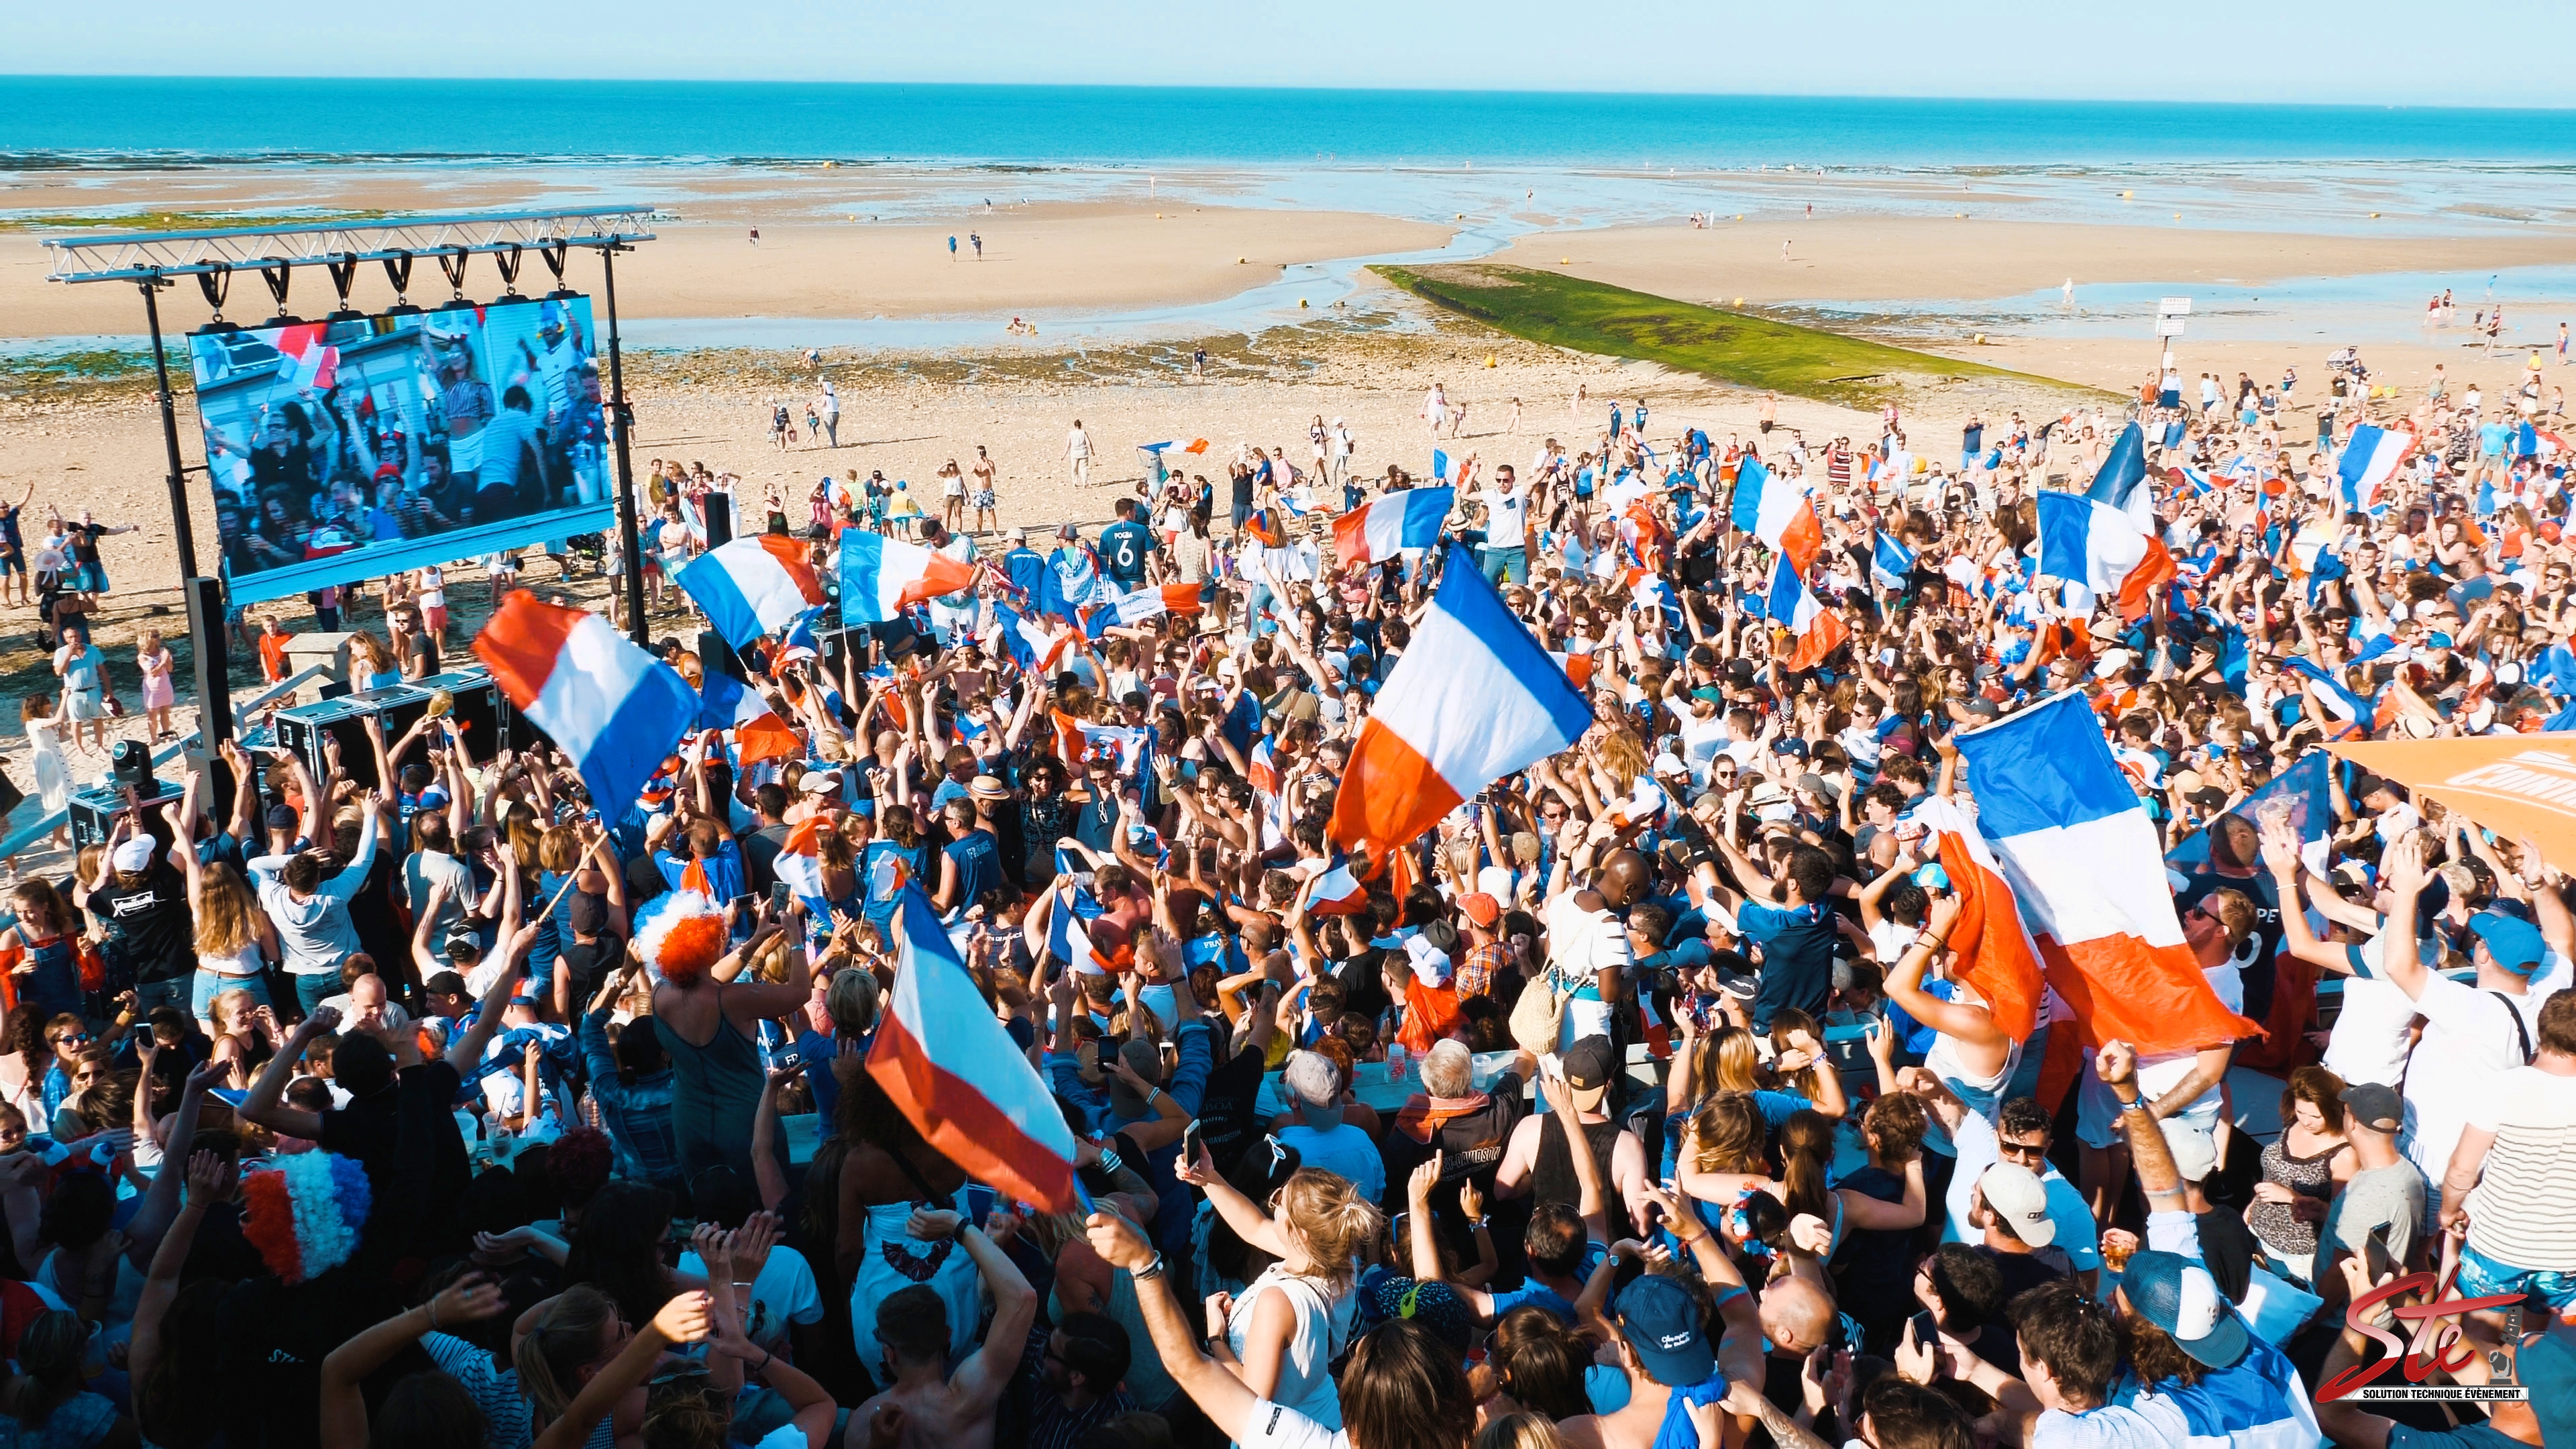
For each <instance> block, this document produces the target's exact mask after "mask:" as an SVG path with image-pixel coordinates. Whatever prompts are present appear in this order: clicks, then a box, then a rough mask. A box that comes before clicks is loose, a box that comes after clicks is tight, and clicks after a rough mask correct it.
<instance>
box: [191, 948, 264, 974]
mask: <svg viewBox="0 0 2576 1449" xmlns="http://www.w3.org/2000/svg"><path fill="white" fill-rule="evenodd" d="M197 965H198V966H199V968H201V969H203V970H206V971H211V972H213V973H214V974H215V975H217V976H257V975H258V974H259V972H260V954H259V942H258V941H256V940H252V941H245V942H243V943H242V948H241V949H240V950H238V951H235V952H233V953H232V954H231V955H229V956H209V955H207V954H206V953H205V952H203V951H200V952H198V953H197Z"/></svg>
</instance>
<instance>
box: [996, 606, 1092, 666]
mask: <svg viewBox="0 0 2576 1449" xmlns="http://www.w3.org/2000/svg"><path fill="white" fill-rule="evenodd" d="M985 637H986V639H987V640H988V641H990V640H992V639H999V640H1000V641H1001V642H1002V646H1003V648H1005V649H1007V650H1009V651H1010V655H1011V662H1012V663H1013V664H1016V665H1018V666H1019V667H1020V668H1022V669H1032V670H1036V671H1037V672H1038V673H1040V674H1044V673H1048V672H1050V671H1052V670H1053V669H1054V668H1055V666H1056V662H1057V661H1058V660H1060V659H1062V658H1064V651H1065V649H1066V647H1067V646H1069V645H1070V644H1072V642H1073V634H1072V632H1071V631H1069V630H1062V629H1056V630H1050V629H1046V628H1043V627H1041V626H1040V625H1039V624H1038V622H1037V620H1035V619H1032V618H1030V617H1029V616H1028V615H1026V614H1023V613H1021V612H1020V611H1019V610H1017V609H1014V608H1012V607H1011V606H1010V605H1008V604H1003V603H996V604H994V605H993V625H992V628H991V629H990V630H988V631H987V632H986V636H985Z"/></svg>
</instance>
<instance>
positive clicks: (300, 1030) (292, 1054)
mask: <svg viewBox="0 0 2576 1449" xmlns="http://www.w3.org/2000/svg"><path fill="white" fill-rule="evenodd" d="M339 1025H340V1013H339V1011H338V1009H337V1008H334V1007H329V1006H324V1007H319V1008H316V1009H315V1011H314V1012H313V1014H312V1015H310V1016H308V1017H306V1018H304V1020H303V1021H301V1022H299V1023H297V1024H296V1028H295V1032H294V1034H293V1035H292V1036H289V1037H288V1038H287V1039H286V1045H284V1046H282V1047H280V1048H278V1050H277V1055H275V1056H273V1057H270V1058H269V1059H268V1065H267V1067H265V1068H264V1069H262V1070H261V1072H260V1074H259V1080H257V1081H255V1082H252V1083H251V1084H250V1094H249V1095H248V1096H246V1097H244V1098H242V1104H241V1107H240V1108H239V1109H238V1110H239V1112H240V1115H241V1116H242V1118H243V1119H244V1120H246V1121H251V1122H256V1123H258V1124H259V1125H260V1126H262V1127H265V1128H267V1129H268V1130H270V1131H271V1132H275V1133H277V1134H279V1135H280V1136H285V1137H301V1138H303V1139H304V1140H306V1141H308V1142H317V1141H320V1140H321V1137H322V1114H321V1113H319V1112H307V1111H305V1110H304V1109H303V1108H301V1107H290V1106H287V1105H286V1103H285V1101H284V1098H285V1096H286V1084H287V1083H288V1082H290V1081H292V1080H294V1078H295V1064H296V1063H297V1062H300V1061H302V1060H303V1059H304V1049H305V1048H306V1047H309V1046H311V1045H312V1044H313V1039H314V1038H315V1037H317V1036H320V1035H321V1034H322V1033H324V1032H326V1031H332V1030H336V1029H337V1028H338V1027H339ZM191 1079H192V1081H193V1074H191ZM185 1101H186V1099H185V1098H184V1097H183V1098H182V1099H181V1102H182V1104H183V1105H184V1103H185Z"/></svg>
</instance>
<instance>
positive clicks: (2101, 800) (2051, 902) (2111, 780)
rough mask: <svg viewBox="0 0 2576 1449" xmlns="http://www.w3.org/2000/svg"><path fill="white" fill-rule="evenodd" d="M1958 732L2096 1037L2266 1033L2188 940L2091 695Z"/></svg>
mask: <svg viewBox="0 0 2576 1449" xmlns="http://www.w3.org/2000/svg"><path fill="white" fill-rule="evenodd" d="M2047 496H2048V495H2046V494H2042V495H2041V497H2042V498H2045V497H2047ZM1955 738H1956V739H1957V741H1958V744H1959V751H1960V753H1961V754H1962V755H1963V756H1965V757H1966V760H1967V764H1968V770H1969V780H1970V783H1971V784H1972V785H1973V787H1974V788H1975V790H1976V800H1977V829H1978V831H1979V832H1980V833H1981V834H1982V835H1984V837H1985V839H1986V843H1987V846H1988V848H1989V849H1990V850H1991V851H1992V852H1993V858H1994V860H1995V862H1996V864H1998V865H1999V866H2001V868H2002V870H2001V875H2002V877H2003V879H2004V880H2005V881H2006V882H2007V883H2009V884H2010V886H2011V888H2012V895H2013V899H2014V900H2015V901H2016V902H2017V903H2018V904H2019V906H2020V908H2021V915H2022V920H2023V921H2024V923H2025V924H2027V925H2028V927H2029V929H2030V933H2031V936H2032V938H2033V939H2034V940H2035V942H2036V943H2037V945H2038V947H2039V954H2040V960H2041V963H2042V969H2043V970H2044V972H2045V974H2046V976H2047V979H2048V984H2049V985H2051V986H2053V987H2055V988H2056V989H2057V994H2058V996H2059V997H2060V998H2061V999H2063V1000H2064V1001H2065V1002H2066V1004H2067V1005H2068V1006H2070V1007H2072V1008H2073V1009H2074V1012H2075V1018H2076V1021H2077V1022H2078V1023H2079V1024H2080V1025H2081V1027H2082V1028H2083V1037H2084V1040H2085V1041H2086V1042H2087V1043H2091V1044H2099V1043H2101V1042H2105V1041H2112V1040H2119V1041H2125V1042H2128V1043H2130V1044H2131V1045H2133V1046H2135V1047H2136V1048H2137V1049H2138V1053H2139V1055H2141V1056H2153V1055H2158V1054H2166V1053H2172V1052H2183V1051H2192V1050H2196V1049H2198V1048H2200V1047H2204V1046H2209V1045H2212V1044H2214V1043H2217V1042H2225V1041H2234V1040H2236V1039H2237V1038H2239V1037H2246V1036H2252V1035H2255V1034H2256V1032H2257V1030H2258V1028H2256V1026H2255V1025H2254V1023H2252V1022H2250V1021H2247V1020H2245V1019H2244V1018H2243V1017H2240V1016H2238V1015H2236V1014H2235V1013H2234V1012H2231V1011H2229V1010H2228V1009H2227V1008H2226V1007H2225V1006H2223V1005H2221V1004H2220V1003H2219V1000H2218V995H2217V993H2216V992H2214V991H2212V990H2211V989H2210V986H2209V981H2208V978H2206V977H2204V976H2202V975H2201V972H2200V963H2199V962H2198V960H2197V959H2195V958H2194V956H2193V954H2192V950H2191V947H2190V946H2189V945H2188V944H2186V943H2185V942H2184V940H2183V934H2182V921H2181V919H2180V918H2179V917H2177V916H2176V915H2175V914H2174V902H2173V890H2172V887H2171V886H2169V885H2168V884H2167V883H2166V879H2165V869H2164V852H2163V850H2162V848H2161V847H2160V846H2159V845H2158V844H2157V842H2156V828H2155V824H2154V822H2153V821H2151V820H2149V819H2148V818H2147V811H2146V807H2145V806H2144V805H2143V804H2141V803H2140V802H2139V800H2138V796H2137V792H2136V791H2135V790H2133V789H2132V788H2131V787H2130V785H2129V781H2128V777H2127V776H2125V775H2123V774H2121V773H2120V767H2119V765H2118V764H2117V763H2115V762H2114V761H2113V760H2112V758H2111V747H2110V746H2109V745H2108V744H2106V743H2104V742H2103V739H2102V726H2101V722H2100V721H2099V720H2098V719H2096V718H2095V716H2094V714H2093V709H2092V706H2091V704H2090V703H2089V702H2088V701H2087V700H2086V699H2085V697H2084V695H2083V694H2082V693H2081V692H2080V691H2076V690H2068V691H2067V692H2065V693H2063V694H2060V695H2058V696H2056V697H2055V698H2053V699H2050V700H2048V701H2047V702H2046V703H2043V704H2039V705H2034V706H2033V707H2031V708H2029V709H2026V710H2023V711H2022V712H2021V713H2019V714H2017V715H2014V716H2012V717H2010V718H2008V719H2005V720H2002V721H1999V722H1997V723H1995V724H1991V725H1987V726H1985V727H1984V728H1982V729H1975V730H1969V731H1966V732H1964V733H1962V734H1959V735H1957V736H1955ZM1948 868H1949V867H1948V864H1947V862H1946V861H1945V862H1944V864H1943V869H1945V870H1947V869H1948ZM1957 878H1958V877H1957V876H1956V875H1955V874H1954V875H1953V876H1952V879H1954V880H1955V879H1957Z"/></svg>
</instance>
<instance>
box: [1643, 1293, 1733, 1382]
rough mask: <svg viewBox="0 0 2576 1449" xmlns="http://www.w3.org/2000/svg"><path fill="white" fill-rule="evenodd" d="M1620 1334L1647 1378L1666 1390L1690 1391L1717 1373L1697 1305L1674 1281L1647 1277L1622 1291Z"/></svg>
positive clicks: (1713, 1354)
mask: <svg viewBox="0 0 2576 1449" xmlns="http://www.w3.org/2000/svg"><path fill="white" fill-rule="evenodd" d="M1619 1333H1620V1335H1621V1336H1622V1337H1624V1338H1626V1339H1627V1340H1628V1346H1629V1347H1630V1348H1632V1349H1635V1350H1636V1351H1637V1362H1638V1363H1640V1364H1642V1365H1644V1366H1645V1370H1646V1377H1648V1378H1650V1379H1653V1380H1654V1381H1655V1382H1656V1383H1659V1384H1662V1385H1663V1386H1664V1387H1665V1388H1668V1389H1685V1388H1689V1387H1690V1386H1691V1385H1693V1384H1696V1383H1700V1382H1703V1381H1704V1380H1706V1379H1707V1378H1708V1376H1709V1375H1711V1374H1713V1373H1716V1372H1717V1354H1716V1352H1715V1351H1714V1350H1712V1349H1711V1348H1710V1347H1709V1346H1708V1333H1707V1331H1706V1330H1705V1329H1704V1328H1703V1327H1702V1326H1701V1323H1700V1312H1699V1301H1698V1300H1697V1299H1695V1298H1693V1297H1691V1295H1690V1290H1689V1289H1687V1288H1684V1287H1682V1285H1680V1284H1679V1283H1675V1282H1673V1281H1671V1280H1670V1279H1667V1278H1658V1277H1656V1276H1655V1275H1654V1274H1652V1273H1649V1274H1647V1275H1646V1276H1644V1277H1642V1278H1639V1279H1638V1280H1637V1281H1636V1282H1634V1283H1631V1284H1629V1285H1628V1286H1627V1287H1626V1288H1625V1289H1623V1290H1621V1291H1620V1294H1619Z"/></svg>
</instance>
